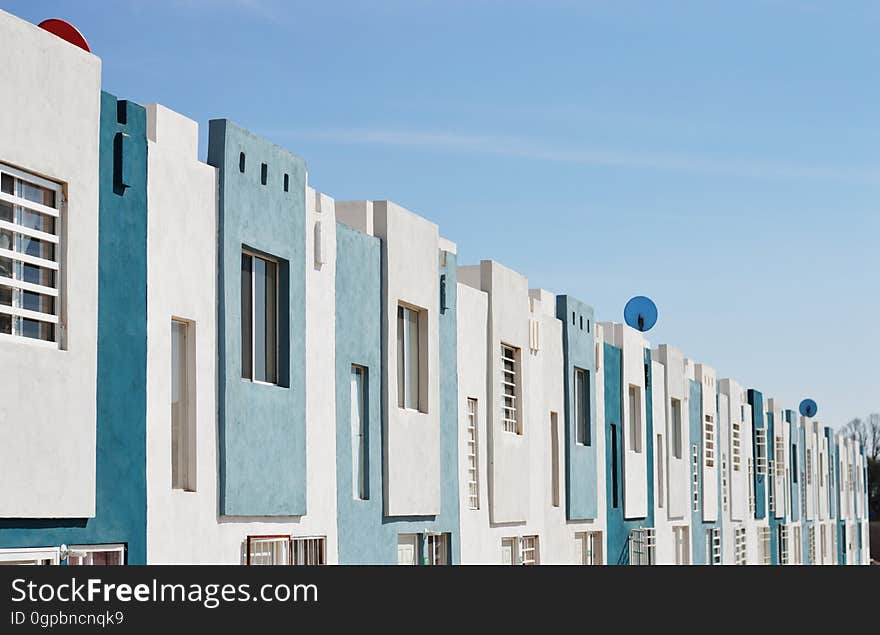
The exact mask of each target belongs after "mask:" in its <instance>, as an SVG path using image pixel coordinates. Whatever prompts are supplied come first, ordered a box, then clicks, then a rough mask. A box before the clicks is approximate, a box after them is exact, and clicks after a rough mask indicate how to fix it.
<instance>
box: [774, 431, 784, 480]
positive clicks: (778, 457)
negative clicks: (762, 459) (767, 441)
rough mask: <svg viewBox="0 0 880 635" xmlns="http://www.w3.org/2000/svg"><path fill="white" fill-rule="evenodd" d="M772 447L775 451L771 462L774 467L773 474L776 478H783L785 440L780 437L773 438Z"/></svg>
mask: <svg viewBox="0 0 880 635" xmlns="http://www.w3.org/2000/svg"><path fill="white" fill-rule="evenodd" d="M773 445H774V447H775V450H776V452H775V459H774V462H773V464H774V465H775V466H776V471H775V472H774V474H775V476H776V478H783V477H784V476H785V439H783V438H782V437H781V436H775V437H774V439H773Z"/></svg>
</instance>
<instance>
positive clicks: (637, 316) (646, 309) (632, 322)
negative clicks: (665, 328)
mask: <svg viewBox="0 0 880 635" xmlns="http://www.w3.org/2000/svg"><path fill="white" fill-rule="evenodd" d="M623 319H624V321H625V322H626V323H627V324H628V325H629V326H631V327H633V328H634V329H636V330H637V331H641V332H642V333H644V332H645V331H650V330H651V329H652V328H654V325H655V324H656V323H657V305H656V304H654V302H653V301H652V300H651V298H646V297H645V296H643V295H637V296H636V297H634V298H632V299H631V300H630V301H629V302H627V303H626V306H625V307H623Z"/></svg>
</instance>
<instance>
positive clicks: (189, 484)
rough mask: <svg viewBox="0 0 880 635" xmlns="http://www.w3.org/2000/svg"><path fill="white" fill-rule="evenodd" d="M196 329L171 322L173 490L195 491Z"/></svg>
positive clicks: (188, 325) (186, 324) (186, 323)
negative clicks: (193, 356) (193, 367)
mask: <svg viewBox="0 0 880 635" xmlns="http://www.w3.org/2000/svg"><path fill="white" fill-rule="evenodd" d="M192 329H193V326H192V325H191V324H190V323H189V322H185V321H183V320H171V487H172V488H173V489H182V490H186V491H190V492H192V491H195V482H196V478H195V477H196V470H195V465H196V452H195V449H196V442H195V441H196V434H195V432H196V430H195V421H194V417H193V411H194V408H193V407H192V406H193V405H194V403H193V398H194V397H195V395H193V394H192V392H193V391H192V372H191V367H190V364H191V360H190V355H189V350H190V345H191V343H192V333H191V330H192Z"/></svg>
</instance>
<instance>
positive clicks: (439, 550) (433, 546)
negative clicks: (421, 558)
mask: <svg viewBox="0 0 880 635" xmlns="http://www.w3.org/2000/svg"><path fill="white" fill-rule="evenodd" d="M425 541H426V544H425V546H426V548H427V550H428V561H427V564H429V565H444V564H449V539H448V537H447V534H427V535H426V536H425Z"/></svg>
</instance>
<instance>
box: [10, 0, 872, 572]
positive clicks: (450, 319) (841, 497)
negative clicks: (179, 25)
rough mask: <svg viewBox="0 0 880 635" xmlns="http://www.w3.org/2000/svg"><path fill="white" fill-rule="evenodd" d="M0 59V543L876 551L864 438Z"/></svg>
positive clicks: (472, 557) (222, 127)
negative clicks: (2, 372) (2, 94)
mask: <svg viewBox="0 0 880 635" xmlns="http://www.w3.org/2000/svg"><path fill="white" fill-rule="evenodd" d="M0 49H2V51H3V54H4V56H5V58H4V59H7V60H9V63H7V64H4V65H2V66H0V82H2V83H3V85H4V86H7V87H10V90H9V91H8V92H9V95H11V96H12V97H11V98H10V99H8V100H6V101H4V105H3V107H2V108H3V113H4V116H3V117H0V179H2V191H0V357H2V359H3V360H4V367H5V368H6V369H7V373H6V381H5V382H3V383H2V384H0V397H2V399H3V402H4V404H5V405H6V407H5V408H4V409H3V412H2V413H0V434H2V435H3V438H4V439H5V440H6V442H5V443H3V444H0V465H3V473H4V479H3V482H2V483H0V562H2V563H22V564H64V565H87V564H145V563H150V564H153V563H155V564H160V563H193V564H207V563H212V564H213V563H227V564H243V565H260V564H306V565H312V564H389V565H393V564H401V565H426V564H427V565H431V564H433V565H444V564H517V565H539V564H588V565H594V564H595V565H605V564H609V565H614V564H630V565H649V564H678V565H685V564H705V565H712V564H805V565H806V564H867V563H868V562H869V555H868V554H869V548H868V524H867V459H866V455H865V450H864V448H863V447H860V446H859V445H858V444H857V443H855V442H854V441H853V440H852V439H849V438H845V437H843V436H841V435H838V434H835V432H834V431H833V430H832V429H831V428H829V427H827V426H825V425H823V424H822V422H820V421H819V420H817V419H814V418H805V417H802V416H799V415H798V414H797V413H796V412H795V411H794V410H792V409H791V407H792V406H794V404H787V403H782V402H781V401H779V400H777V399H774V398H770V397H765V395H764V393H763V392H762V391H760V390H758V389H757V388H754V387H749V388H746V387H745V386H746V385H745V384H741V383H739V381H738V380H734V379H732V378H726V377H723V376H722V375H720V374H719V372H718V371H716V369H715V368H714V367H711V366H709V365H707V364H705V363H703V362H700V361H696V360H694V359H691V358H689V357H687V356H686V355H685V353H683V352H682V351H680V350H678V349H676V348H674V347H673V346H671V345H668V344H660V345H657V346H653V345H652V344H651V342H650V341H649V334H647V333H640V332H638V331H636V330H634V329H632V328H630V327H628V326H626V325H624V324H619V323H614V322H597V321H596V311H595V310H594V308H593V307H592V306H591V305H590V304H589V303H588V299H578V298H575V297H573V296H571V295H567V294H565V293H556V292H553V291H550V290H546V289H535V288H530V286H529V280H528V277H527V276H526V275H524V274H523V273H520V272H516V271H514V270H512V269H510V268H508V267H505V266H504V265H503V264H501V263H498V262H496V261H493V260H490V259H489V260H480V261H479V262H477V263H475V264H469V263H466V262H460V261H459V256H458V253H457V248H456V245H455V243H454V242H452V241H451V240H449V239H448V238H446V237H444V236H443V235H442V233H441V229H440V227H439V226H438V224H436V223H435V222H433V221H431V220H429V219H428V218H425V217H423V216H421V215H419V214H417V213H414V212H413V211H410V210H407V209H405V208H403V207H402V206H400V205H398V204H396V203H394V202H391V201H370V200H360V201H335V200H334V199H333V198H332V197H331V196H329V195H327V194H325V193H321V192H318V191H316V190H315V189H314V188H312V187H311V186H310V185H309V174H308V171H307V165H306V162H305V161H304V160H303V159H302V158H300V157H298V156H296V155H295V154H293V153H291V152H289V151H288V150H286V149H284V148H281V147H279V146H277V145H274V144H272V143H271V142H269V141H268V140H266V139H263V138H261V137H259V136H258V135H255V134H254V133H252V132H250V131H248V130H245V129H243V128H241V127H240V126H237V125H236V124H235V123H233V122H232V121H230V120H227V119H219V120H213V121H211V122H209V124H208V127H207V136H208V148H207V159H206V160H205V161H203V160H201V159H200V158H199V152H198V139H199V124H198V123H197V122H195V121H193V120H191V119H189V118H187V117H185V116H183V115H181V114H178V113H176V112H174V111H172V110H170V109H168V108H166V107H164V106H161V105H158V104H148V105H144V106H141V105H139V104H135V103H134V102H131V101H126V100H121V99H118V98H117V97H116V96H114V95H112V94H110V93H108V92H105V91H102V88H101V61H100V59H99V58H98V57H96V56H95V55H93V54H91V53H90V52H87V51H85V50H83V49H81V48H79V47H77V46H75V45H73V44H71V43H70V42H67V41H64V40H63V39H61V38H60V37H57V36H56V35H54V34H53V33H50V32H48V31H46V30H44V29H42V28H39V27H38V26H35V25H32V24H29V23H26V22H24V21H22V20H19V19H18V18H15V17H14V16H12V15H10V14H8V13H4V12H0Z"/></svg>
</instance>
